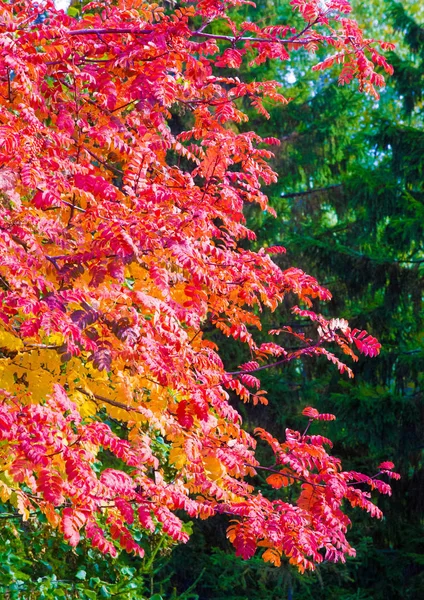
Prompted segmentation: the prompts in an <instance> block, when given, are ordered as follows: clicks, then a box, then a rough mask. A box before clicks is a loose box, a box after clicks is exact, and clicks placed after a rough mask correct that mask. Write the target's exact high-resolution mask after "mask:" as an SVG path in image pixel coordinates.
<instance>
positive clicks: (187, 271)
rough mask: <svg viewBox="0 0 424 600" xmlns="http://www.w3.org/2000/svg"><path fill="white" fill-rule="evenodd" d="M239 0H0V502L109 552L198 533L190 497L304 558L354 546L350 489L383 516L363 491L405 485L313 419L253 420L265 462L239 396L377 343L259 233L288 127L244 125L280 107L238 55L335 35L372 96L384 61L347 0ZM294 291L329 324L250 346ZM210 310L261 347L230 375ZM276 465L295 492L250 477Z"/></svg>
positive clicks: (344, 78) (371, 350)
mask: <svg viewBox="0 0 424 600" xmlns="http://www.w3.org/2000/svg"><path fill="white" fill-rule="evenodd" d="M241 4H243V0H232V1H228V2H221V1H220V2H217V1H215V0H203V1H199V2H186V3H184V5H183V8H178V9H176V10H175V11H174V12H169V13H167V12H165V11H164V10H163V8H161V6H158V5H157V4H152V3H143V2H141V1H140V0H118V1H116V2H107V3H106V2H90V3H88V4H86V5H85V6H84V7H83V8H82V9H81V11H80V14H78V15H76V16H68V15H65V14H64V13H63V12H61V11H59V12H58V11H56V9H55V7H54V5H53V3H52V2H45V3H43V5H40V4H38V5H36V4H35V3H32V2H28V1H27V2H19V1H18V2H10V3H9V2H2V3H1V5H0V47H1V52H0V56H1V58H0V211H1V225H0V248H1V252H0V296H1V305H0V319H1V328H0V349H1V354H0V356H1V358H0V387H1V390H0V394H1V404H0V439H1V446H0V458H1V471H2V472H1V474H0V497H1V499H2V501H3V502H10V503H11V504H12V505H13V506H14V507H15V508H16V509H17V510H18V511H19V513H20V514H21V515H22V517H23V518H24V519H28V518H37V517H36V516H37V514H39V513H40V511H41V513H44V515H45V516H46V518H47V519H48V521H49V523H50V524H51V525H52V526H53V527H57V528H59V529H60V530H61V531H62V532H63V535H64V537H65V539H66V540H67V541H68V542H69V544H71V545H77V544H78V542H79V540H80V538H81V536H85V538H87V539H89V540H91V544H92V545H93V546H94V547H96V548H98V549H99V550H100V551H102V552H105V553H110V554H112V555H116V553H117V551H118V549H120V548H123V549H125V550H127V551H128V552H134V553H136V554H139V555H142V554H143V548H142V546H141V545H139V544H138V543H137V542H136V541H135V539H134V532H135V531H140V530H142V531H144V532H145V533H146V535H148V532H154V531H156V532H157V531H161V532H162V533H163V534H167V535H168V536H170V538H172V539H173V540H176V541H180V542H184V541H186V540H187V534H186V533H185V530H184V527H183V523H182V521H181V520H180V518H179V517H178V516H177V515H176V512H175V511H180V510H183V511H185V513H187V514H188V515H190V516H192V517H201V518H207V517H210V516H212V515H214V514H216V513H224V514H227V515H230V519H233V520H232V521H231V523H230V527H229V530H228V536H229V539H230V540H231V542H232V543H233V544H234V546H235V547H236V550H237V553H238V554H239V555H241V556H243V557H244V558H249V557H251V556H252V555H253V554H254V553H255V552H256V551H257V549H258V547H259V548H265V551H264V553H263V558H264V560H266V561H269V562H271V563H274V564H277V565H278V564H280V560H281V557H282V556H283V555H285V556H287V557H288V558H289V560H290V562H291V563H293V564H296V565H298V567H299V569H300V570H304V569H305V568H313V567H314V564H315V563H318V562H320V561H322V560H323V559H324V558H325V559H327V560H332V561H338V560H344V557H345V556H346V555H352V554H353V553H354V550H353V549H352V548H351V546H350V545H349V543H348V541H347V540H346V537H345V534H346V531H347V528H348V525H349V519H348V517H347V516H346V514H345V513H344V512H343V503H344V502H345V501H347V503H350V504H351V505H352V506H359V507H360V508H362V509H365V510H367V511H368V512H369V513H370V514H371V515H372V516H376V517H378V516H380V511H379V509H378V508H377V507H376V505H375V504H374V503H373V502H372V500H371V498H370V493H369V492H367V491H364V490H365V489H371V490H372V489H377V490H378V491H379V492H381V493H390V488H389V486H388V484H387V483H383V482H382V481H380V479H379V476H380V475H382V474H386V475H388V476H389V477H391V476H393V475H394V473H393V471H392V469H393V465H392V464H391V463H384V464H383V465H381V466H380V469H379V471H378V473H377V474H376V475H375V476H373V477H368V476H365V475H361V474H359V473H355V472H346V471H343V470H342V467H341V464H340V461H339V460H338V459H336V458H334V457H332V456H331V455H330V454H329V452H328V450H327V449H328V448H331V442H330V440H328V439H326V438H324V437H322V436H320V435H308V433H307V431H305V432H304V433H303V434H302V433H299V432H296V431H290V430H289V431H286V433H285V437H284V436H283V437H284V441H283V442H280V441H278V440H276V439H274V438H273V437H272V436H271V435H270V434H269V433H267V432H266V431H264V430H262V429H259V430H257V432H256V434H257V436H258V437H259V438H261V439H262V440H264V441H265V442H267V443H268V444H269V445H270V447H271V449H272V451H273V453H274V455H275V464H274V466H263V467H261V466H260V465H259V464H258V462H257V459H256V458H255V446H256V440H255V438H254V437H252V436H251V435H250V434H249V433H247V432H246V431H244V430H243V429H242V423H241V418H240V415H239V414H238V412H237V411H236V410H235V409H234V408H233V405H232V404H230V403H229V399H230V397H234V395H237V396H239V398H240V399H241V400H242V401H244V402H253V403H258V402H262V403H266V400H265V392H264V391H263V390H261V389H260V381H259V379H258V377H257V374H258V373H259V372H260V371H261V370H262V369H265V368H269V367H272V366H278V365H283V364H284V363H287V362H289V361H291V360H295V359H299V358H301V357H302V356H318V357H319V356H322V355H324V356H325V357H326V358H327V359H329V360H331V361H332V362H334V363H335V365H336V366H337V367H338V368H339V370H340V371H341V372H345V371H346V372H347V373H348V374H349V375H352V372H351V370H350V369H349V367H348V366H347V365H345V364H344V362H343V361H342V360H341V359H340V356H341V353H340V351H341V352H342V353H345V354H346V355H348V356H350V357H351V358H353V359H354V360H355V359H356V355H355V353H354V350H355V351H356V350H357V351H359V352H361V353H363V354H365V355H367V356H370V357H372V356H375V355H376V354H378V352H379V348H380V346H379V344H378V342H377V340H376V339H375V338H373V337H372V336H370V335H368V333H367V332H365V331H358V330H351V329H350V327H349V325H348V323H347V322H346V321H345V320H343V319H331V320H328V319H326V318H324V317H323V316H321V315H319V314H316V312H313V310H312V308H313V300H314V299H320V300H328V299H329V298H330V293H329V292H328V290H326V289H324V288H323V287H321V286H320V285H319V284H318V283H317V281H315V280H314V279H313V278H312V277H310V276H308V275H306V274H305V273H303V272H302V271H300V270H299V269H296V268H290V269H288V270H285V271H282V270H281V269H280V268H279V267H278V266H277V264H276V263H274V262H273V260H272V259H271V255H272V254H275V253H279V252H283V251H284V249H283V248H281V247H280V246H276V247H272V248H267V249H266V248H263V249H261V250H260V251H258V252H254V251H252V250H249V249H245V248H246V247H248V244H247V243H246V242H247V241H248V240H254V238H255V236H254V233H253V232H252V231H250V230H249V229H248V228H247V227H246V223H245V218H244V215H243V206H244V204H245V203H257V204H259V205H260V207H261V208H262V210H268V211H269V212H271V209H270V208H269V207H268V206H267V198H266V196H265V195H264V194H263V192H262V191H261V186H262V185H264V184H269V183H272V182H274V181H275V180H276V174H275V173H274V172H273V171H272V169H271V168H270V166H269V165H268V163H267V159H269V158H270V157H271V156H272V154H271V152H270V150H269V149H268V146H269V145H272V144H277V143H278V140H276V139H273V138H268V139H261V138H260V137H259V136H258V135H257V134H256V133H254V132H252V131H249V130H248V127H246V125H245V123H246V122H247V120H248V118H247V115H246V110H245V107H246V106H248V105H251V106H253V107H254V108H255V109H257V111H259V113H261V114H262V115H263V116H264V117H266V116H267V114H268V113H267V109H266V106H267V105H268V104H269V103H275V102H282V103H285V102H287V100H286V99H285V97H284V95H283V93H282V90H281V89H280V87H279V85H278V84H277V83H275V82H272V81H262V82H244V81H241V80H240V79H239V77H238V76H237V72H238V68H239V67H240V65H241V64H242V62H243V61H250V62H252V63H260V62H263V61H265V60H268V59H279V60H283V61H285V60H288V59H289V57H290V53H291V52H293V51H296V50H298V49H299V48H306V49H307V50H309V51H314V50H316V49H317V48H318V47H321V46H328V47H329V51H330V53H332V57H331V58H328V59H326V60H325V61H324V62H322V63H321V64H320V65H318V66H317V67H316V68H320V69H322V68H326V67H327V66H329V65H330V64H338V63H340V64H342V67H341V73H340V82H341V83H347V82H349V81H350V80H351V79H353V78H356V79H358V80H359V86H360V88H361V89H363V90H365V91H367V92H370V93H374V94H376V91H375V86H379V85H382V84H383V78H382V75H381V74H380V73H376V71H375V68H376V67H383V68H384V69H386V71H389V72H390V67H389V66H388V65H387V63H386V62H385V59H384V58H383V57H382V56H381V54H380V53H379V52H378V48H379V47H381V46H382V47H383V48H385V47H386V46H385V44H383V43H382V44H378V43H374V42H373V40H368V39H364V37H363V34H362V32H361V30H360V29H359V27H358V26H357V24H356V23H355V21H353V20H351V19H349V18H348V16H347V15H348V13H349V11H350V6H349V4H348V3H347V2H346V1H344V0H329V1H328V2H326V3H324V2H319V1H317V0H310V1H307V0H292V2H291V4H292V6H293V9H294V10H295V11H297V12H298V13H299V14H300V15H301V16H302V17H303V19H304V25H303V28H301V29H298V30H296V29H295V28H294V27H292V26H290V25H281V26H275V27H265V28H261V27H259V26H257V25H255V24H254V23H252V22H245V23H241V24H240V23H239V24H238V25H236V24H235V22H234V21H232V20H231V18H230V16H229V13H228V10H230V9H231V10H236V9H237V6H238V5H241ZM215 25H219V31H225V33H220V34H217V33H215V31H216V29H215V28H214V27H215ZM175 115H183V116H184V119H181V122H184V123H189V126H188V128H185V129H184V130H181V129H180V130H176V129H178V128H177V127H176V126H175V122H174V121H175ZM241 242H243V243H241ZM287 294H291V295H295V296H297V302H298V303H299V305H300V306H299V307H298V306H296V307H295V308H294V309H293V313H294V314H295V315H300V316H301V317H302V318H303V319H307V320H308V321H310V322H311V323H312V324H313V331H314V333H313V334H310V333H308V334H306V333H302V332H301V331H300V330H299V329H298V328H296V329H291V328H290V327H285V326H284V325H282V326H281V327H280V328H279V329H277V330H274V331H273V332H271V335H275V336H276V337H275V339H274V341H268V342H265V343H262V344H260V343H257V342H255V337H254V330H255V328H259V329H260V327H261V319H260V315H261V311H262V310H263V309H265V308H267V309H270V310H272V311H273V310H275V309H276V308H277V307H278V306H279V304H280V303H281V302H282V301H283V299H284V298H285V297H286V296H287ZM302 306H303V307H302ZM206 324H207V325H208V327H209V328H210V327H212V326H213V327H214V328H216V329H218V330H220V331H221V332H222V333H223V334H224V335H225V336H229V337H232V338H234V339H235V340H240V342H242V343H244V344H245V345H246V348H247V350H248V352H247V356H248V357H249V359H248V362H246V363H245V364H243V365H241V366H240V368H239V370H238V371H235V372H228V370H226V368H225V365H224V364H223V362H222V360H221V358H220V356H219V353H218V347H217V346H216V345H215V344H214V343H212V342H211V341H210V340H209V339H208V338H207V336H205V334H204V329H205V325H206ZM311 330H312V328H311V327H309V328H308V332H310V331H311ZM287 341H289V344H288V346H289V347H290V348H291V349H288V348H287V344H286V342H287ZM284 344H285V345H286V348H285V345H284ZM331 345H332V346H333V347H335V348H336V349H338V350H337V352H338V354H337V352H336V353H334V352H333V351H332V350H330V349H329V347H331ZM293 347H294V349H293ZM352 348H353V349H354V350H353V349H352ZM304 414H305V417H307V418H309V421H310V422H312V420H328V419H332V418H333V416H332V415H320V414H319V413H318V412H317V411H316V410H314V409H312V408H307V409H305V411H304ZM106 454H107V455H108V456H109V457H110V456H112V457H114V458H113V461H114V462H113V466H114V468H109V467H104V465H103V459H104V457H105V455H106ZM260 468H262V469H265V470H268V471H269V477H268V483H269V484H270V485H271V486H273V487H274V488H277V489H278V488H281V487H283V486H287V485H291V486H293V490H294V496H295V497H296V498H297V500H296V501H295V502H294V503H293V504H289V503H287V502H285V501H282V500H270V499H268V498H267V497H266V496H265V495H263V494H262V493H261V492H260V491H257V490H255V489H254V487H253V485H252V483H251V482H252V479H251V477H252V476H254V475H255V473H256V472H257V471H258V469H260ZM178 514H180V513H178ZM34 515H35V517H34Z"/></svg>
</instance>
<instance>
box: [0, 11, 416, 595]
mask: <svg viewBox="0 0 424 600" xmlns="http://www.w3.org/2000/svg"><path fill="white" fill-rule="evenodd" d="M74 4H75V3H74ZM76 4H78V3H76ZM355 11H356V14H357V15H358V18H359V21H360V22H361V21H363V22H365V23H366V24H367V27H368V30H369V33H370V36H373V37H381V38H385V39H393V38H394V39H395V40H397V41H398V46H397V49H396V51H395V52H394V53H392V55H391V56H390V58H389V62H391V63H392V64H393V65H394V66H395V75H394V77H393V78H392V79H391V80H390V81H389V82H388V87H387V88H386V90H385V91H384V92H383V94H382V97H381V100H380V102H379V103H378V104H377V103H376V102H375V101H374V100H372V99H370V98H367V97H365V96H363V95H360V94H359V93H358V92H357V90H355V89H352V88H343V87H338V86H337V82H336V74H335V73H327V72H325V73H321V74H317V73H312V72H311V71H310V65H311V57H310V56H307V55H306V54H298V55H296V57H295V58H294V59H293V60H292V62H291V63H290V64H289V65H278V64H275V63H273V64H271V63H270V64H267V63H265V64H264V65H261V66H260V67H255V68H254V69H251V70H250V71H249V72H246V73H243V74H242V75H243V76H245V77H246V78H256V79H260V78H276V79H279V80H280V81H281V82H282V84H283V86H284V88H285V90H286V93H287V95H288V96H291V97H293V101H292V102H291V103H290V104H289V105H288V106H287V107H283V108H282V107H280V106H279V107H270V112H271V119H270V120H269V121H268V122H264V121H263V119H262V118H259V117H257V116H256V115H254V114H253V113H252V115H251V116H252V119H251V121H250V123H248V124H247V126H248V128H249V129H254V130H255V131H257V132H258V133H259V134H261V135H264V136H266V135H272V136H275V137H278V138H279V139H280V140H281V142H282V144H281V146H280V147H279V148H278V149H277V152H276V157H275V160H274V167H275V170H276V171H277V172H278V173H279V176H280V178H279V182H278V184H276V185H274V186H272V187H271V188H270V189H269V190H268V193H269V196H270V198H271V203H272V205H273V206H274V207H275V208H276V210H277V212H278V215H279V216H278V219H273V218H271V217H270V216H269V215H268V214H266V213H260V212H258V211H257V210H256V209H254V208H250V207H249V208H248V210H247V211H246V215H247V217H248V220H249V223H250V225H251V227H252V228H253V229H255V231H257V232H258V245H259V246H261V245H263V244H265V245H274V244H282V245H284V246H286V247H287V249H288V252H287V255H285V256H283V257H279V258H278V259H277V260H279V261H280V263H281V266H282V267H283V268H284V267H288V266H292V265H295V266H298V267H300V268H302V269H304V270H305V271H306V272H308V273H310V274H312V275H314V276H315V277H316V278H317V279H318V280H319V281H320V282H321V283H324V284H326V285H327V286H328V287H329V288H330V289H331V291H332V293H333V301H332V302H331V303H330V304H329V305H327V306H319V307H318V306H317V307H316V308H319V310H321V311H323V312H327V314H329V315H334V316H344V317H346V318H348V319H349V321H350V322H351V324H352V326H354V327H358V328H360V329H362V328H366V329H367V330H369V331H370V332H371V333H372V334H373V335H376V336H377V337H378V338H379V340H380V341H381V343H382V344H383V351H382V353H381V355H380V357H378V358H377V359H373V360H363V361H359V363H358V365H357V366H356V368H355V373H356V377H355V380H354V381H347V380H346V379H343V377H342V376H340V375H339V374H338V373H337V371H336V370H335V369H334V367H333V365H330V364H327V363H326V361H325V359H324V358H323V359H321V360H319V361H318V360H316V359H314V360H311V359H306V360H305V361H304V362H303V363H298V364H296V365H290V366H288V367H287V368H285V369H284V370H281V371H276V370H273V371H266V372H263V374H262V375H261V380H262V384H263V387H264V388H265V389H268V390H270V393H269V400H270V404H269V406H268V407H246V406H243V407H241V410H242V412H243V415H244V420H245V423H246V425H247V427H248V428H253V427H254V426H255V425H257V424H261V426H264V427H266V428H268V429H269V430H270V431H272V432H273V433H274V434H275V435H276V436H279V437H280V438H281V437H282V436H283V435H284V429H285V427H287V426H290V427H302V419H301V418H300V417H299V415H300V413H301V410H302V408H303V407H304V406H307V405H312V406H315V407H317V408H318V409H320V410H321V411H323V412H334V413H335V414H336V415H337V417H338V419H337V421H336V422H335V423H334V424H333V423H330V424H326V425H325V426H320V432H322V433H324V435H328V436H329V437H330V438H331V439H332V440H334V441H335V453H336V454H337V455H338V456H340V457H341V458H342V459H343V461H344V465H345V467H346V468H354V469H356V470H360V471H364V472H369V473H373V472H374V470H375V468H376V465H378V464H379V462H381V461H382V460H393V462H395V464H396V466H397V469H398V470H399V471H400V472H401V474H402V479H401V481H400V482H396V483H395V484H394V486H393V492H394V493H393V497H392V498H389V499H385V500H384V501H381V500H380V501H379V502H380V505H382V508H383V509H384V512H385V518H384V520H383V521H382V522H373V521H371V520H370V519H369V518H368V517H367V516H364V515H359V514H357V513H355V512H353V513H352V515H351V516H352V520H353V522H354V527H353V529H352V532H351V539H352V541H353V542H354V545H355V547H356V548H357V557H356V558H355V559H351V560H349V561H348V562H347V563H346V565H330V564H323V565H321V566H320V568H319V569H318V570H317V572H316V573H314V574H308V575H305V576H302V577H300V576H299V575H298V574H297V573H296V572H295V571H294V570H293V569H291V568H289V567H288V566H287V565H286V564H283V565H282V567H281V568H278V569H276V568H274V567H270V566H268V565H266V564H264V563H263V562H262V561H261V560H260V558H259V557H257V558H256V557H255V558H254V559H252V560H251V561H249V562H244V561H241V560H240V559H238V558H236V557H235V556H234V553H233V551H232V549H230V547H229V545H228V543H227V541H226V539H225V529H226V526H227V523H226V521H225V519H224V518H216V519H214V520H212V521H208V522H205V523H203V522H202V523H195V524H194V525H193V528H194V532H193V536H192V539H191V541H190V542H189V544H188V545H187V546H184V547H178V548H176V549H174V550H173V551H172V548H171V546H170V545H169V543H168V542H167V541H166V540H165V538H163V536H161V534H160V531H158V532H157V535H156V536H155V537H154V538H152V539H151V540H150V542H149V548H148V549H147V550H148V552H147V555H146V558H145V559H144V560H143V561H141V560H136V559H133V558H131V557H129V556H126V555H124V554H123V555H121V556H120V557H119V559H117V560H115V561H114V560H111V559H107V558H105V557H103V556H101V555H100V554H98V553H97V552H95V551H93V550H92V549H90V548H88V547H85V546H84V545H81V546H79V547H78V548H77V549H76V550H71V549H70V548H69V547H68V546H66V545H65V544H64V543H63V542H61V540H60V538H59V537H58V536H56V534H55V532H53V531H51V530H50V529H49V528H48V527H47V525H43V524H42V523H41V524H36V523H34V522H32V521H30V522H29V523H27V524H23V523H22V522H21V521H20V519H19V518H16V516H15V515H10V514H8V513H4V512H1V509H0V595H1V596H2V597H4V598H5V599H7V600H9V599H10V600H12V599H13V600H15V599H26V600H32V599H55V598H80V599H88V600H92V599H97V598H119V599H122V600H145V599H150V600H160V599H161V598H162V599H172V600H190V599H193V600H195V599H199V600H224V599H225V600H277V599H278V600H281V599H283V598H287V599H288V600H293V599H296V600H309V599H314V600H321V599H322V600H324V599H325V600H336V599H337V600H353V599H355V600H371V599H372V600H383V599H384V600H391V599H393V600H394V599H396V600H397V599H398V598H402V599H406V600H416V599H418V598H421V597H424V523H423V515H424V511H423V508H424V507H423V504H424V494H423V491H424V465H423V449H424V434H423V431H424V404H423V379H424V351H423V340H424V331H423V312H422V299H423V274H424V245H423V239H424V238H423V229H424V186H423V182H424V169H423V166H424V135H423V119H424V117H423V83H424V82H423V66H424V26H423V25H421V24H420V23H423V22H424V15H423V12H424V10H423V8H422V6H421V4H420V3H419V2H410V1H409V0H404V1H403V2H401V3H394V2H392V1H391V0H384V1H379V0H372V1H371V2H368V3H366V4H365V3H364V4H359V3H356V6H355ZM289 15H290V10H289V7H288V6H287V3H286V2H285V1H283V0H279V1H274V2H271V1H268V0H260V1H259V2H257V9H256V10H255V11H253V10H252V9H251V8H245V9H244V14H243V13H242V12H241V13H240V14H239V16H238V18H240V19H242V20H244V19H246V18H252V19H256V20H257V19H258V16H259V18H260V19H261V22H264V23H266V24H271V23H277V22H279V21H281V22H286V20H288V18H289ZM184 118H185V117H184V115H176V119H175V120H176V127H178V122H179V121H181V120H184ZM289 308H290V300H288V302H287V303H286V304H285V305H283V306H282V307H281V309H280V310H279V311H278V312H277V313H274V314H272V315H267V316H266V320H267V323H266V324H265V326H264V330H266V329H267V325H269V326H270V327H278V325H280V324H287V321H288V320H290V319H291V317H290V316H289ZM217 339H218V338H217ZM218 341H219V344H220V347H221V351H222V353H223V357H224V360H225V361H226V364H227V365H228V367H229V368H231V367H236V366H237V365H238V364H240V363H241V362H243V360H244V359H245V357H244V356H243V354H242V351H241V349H240V347H238V346H237V345H236V344H234V343H230V342H229V341H228V340H226V339H224V338H219V339H218ZM316 431H318V428H317V430H316ZM263 451H264V452H265V450H263ZM264 458H266V457H265V456H264ZM257 483H258V485H260V486H261V485H264V486H265V485H266V484H265V482H264V481H262V480H260V479H259V480H258V482H257ZM288 493H289V494H290V492H288ZM187 526H188V527H191V525H190V524H188V525H187Z"/></svg>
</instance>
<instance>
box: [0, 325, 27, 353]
mask: <svg viewBox="0 0 424 600" xmlns="http://www.w3.org/2000/svg"><path fill="white" fill-rule="evenodd" d="M23 347H24V345H23V343H22V340H21V339H19V338H18V337H16V336H15V335H13V334H11V333H9V332H8V331H4V329H0V348H7V350H12V351H13V350H21V349H22V348H23Z"/></svg>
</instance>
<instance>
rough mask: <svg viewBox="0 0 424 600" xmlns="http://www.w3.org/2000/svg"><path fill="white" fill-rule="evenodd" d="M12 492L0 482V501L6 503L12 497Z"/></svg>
mask: <svg viewBox="0 0 424 600" xmlns="http://www.w3.org/2000/svg"><path fill="white" fill-rule="evenodd" d="M12 492H13V490H11V489H10V487H9V486H8V485H6V484H5V483H4V482H3V481H0V500H1V501H2V502H6V501H7V500H9V498H10V496H11V495H12Z"/></svg>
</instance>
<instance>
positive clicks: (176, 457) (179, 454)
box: [169, 446, 187, 469]
mask: <svg viewBox="0 0 424 600" xmlns="http://www.w3.org/2000/svg"><path fill="white" fill-rule="evenodd" d="M186 462H187V455H186V454H185V452H184V450H183V449H182V448H181V446H172V448H171V450H170V452H169V463H170V464H171V465H173V466H174V467H175V468H176V469H182V468H183V466H184V465H185V464H186Z"/></svg>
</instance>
